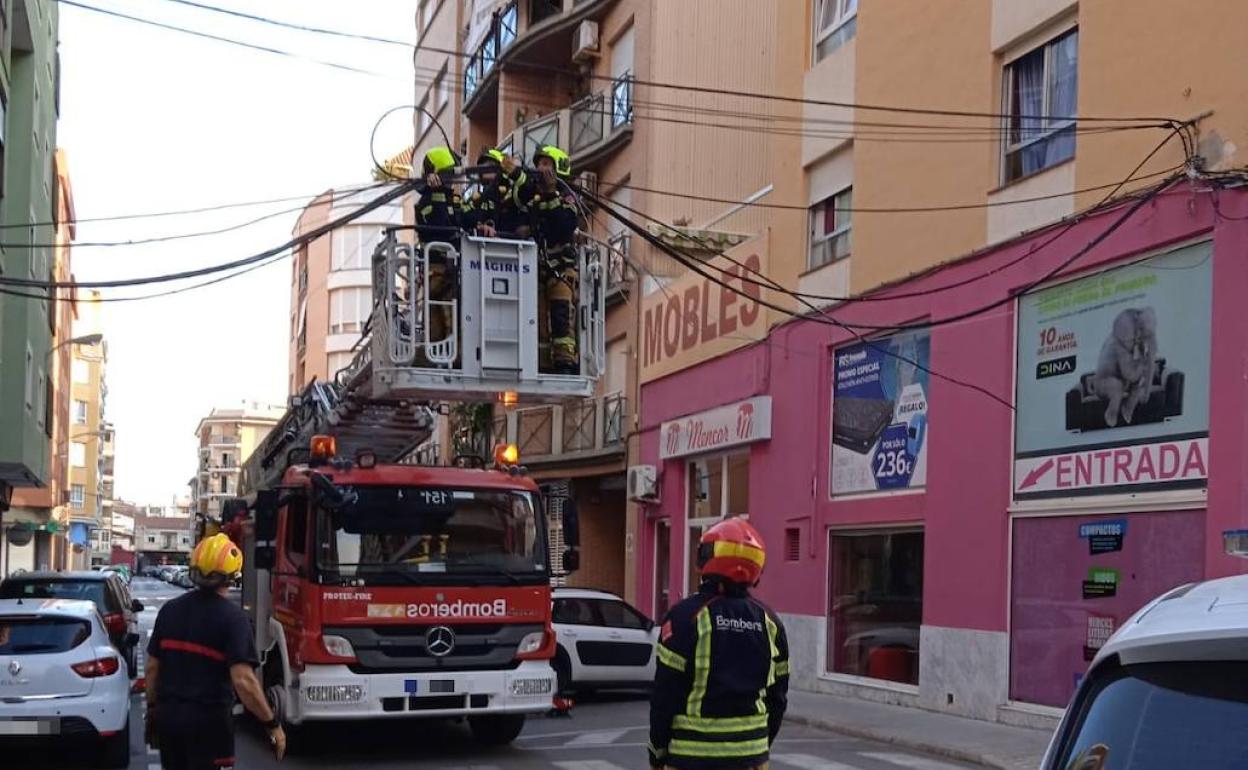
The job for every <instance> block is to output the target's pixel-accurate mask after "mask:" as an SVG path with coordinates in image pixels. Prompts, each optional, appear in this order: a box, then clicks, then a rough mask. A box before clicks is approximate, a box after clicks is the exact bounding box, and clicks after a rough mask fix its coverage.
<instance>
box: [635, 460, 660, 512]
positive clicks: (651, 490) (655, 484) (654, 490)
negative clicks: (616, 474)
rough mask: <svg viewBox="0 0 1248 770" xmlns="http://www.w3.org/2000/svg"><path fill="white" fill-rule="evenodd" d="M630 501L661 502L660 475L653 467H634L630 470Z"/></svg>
mask: <svg viewBox="0 0 1248 770" xmlns="http://www.w3.org/2000/svg"><path fill="white" fill-rule="evenodd" d="M628 499H629V500H632V501H633V502H635V503H657V502H658V501H659V473H658V469H656V468H655V467H654V466H653V465H633V466H630V467H629V469H628Z"/></svg>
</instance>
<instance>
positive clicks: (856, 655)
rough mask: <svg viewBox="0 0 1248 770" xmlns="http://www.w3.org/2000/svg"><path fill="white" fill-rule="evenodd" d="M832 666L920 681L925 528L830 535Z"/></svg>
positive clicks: (896, 679)
mask: <svg viewBox="0 0 1248 770" xmlns="http://www.w3.org/2000/svg"><path fill="white" fill-rule="evenodd" d="M829 553H830V555H831V570H830V571H831V591H830V594H829V603H830V606H829V608H828V661H827V665H828V669H829V670H831V671H834V672H836V673H838V674H853V675H855V676H864V677H871V678H873V679H887V680H889V681H893V682H902V683H906V684H918V682H919V625H920V623H921V622H922V618H923V533H922V532H917V531H900V532H899V531H891V532H856V533H842V532H834V533H832V535H831V543H830V550H829Z"/></svg>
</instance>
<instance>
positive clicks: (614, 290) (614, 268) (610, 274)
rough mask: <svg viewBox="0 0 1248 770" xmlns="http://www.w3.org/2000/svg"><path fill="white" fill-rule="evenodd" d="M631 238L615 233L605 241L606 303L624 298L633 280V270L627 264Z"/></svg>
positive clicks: (624, 234)
mask: <svg viewBox="0 0 1248 770" xmlns="http://www.w3.org/2000/svg"><path fill="white" fill-rule="evenodd" d="M630 238H631V236H630V235H629V234H628V233H616V234H615V235H613V236H611V237H610V238H608V239H607V302H608V303H609V304H614V303H615V302H618V301H620V300H621V299H625V298H626V296H625V295H626V293H627V292H628V287H629V284H630V283H631V282H632V280H633V269H632V267H630V266H629V264H628V246H629V243H630Z"/></svg>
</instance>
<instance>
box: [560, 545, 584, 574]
mask: <svg viewBox="0 0 1248 770" xmlns="http://www.w3.org/2000/svg"><path fill="white" fill-rule="evenodd" d="M580 568H581V552H580V551H579V550H576V549H573V548H566V549H564V551H563V571H564V573H566V574H571V573H573V572H576V571H577V570H578V569H580Z"/></svg>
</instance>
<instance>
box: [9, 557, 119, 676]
mask: <svg viewBox="0 0 1248 770" xmlns="http://www.w3.org/2000/svg"><path fill="white" fill-rule="evenodd" d="M0 599H83V600H86V601H91V602H95V606H96V608H97V609H98V610H99V611H100V614H101V615H102V616H103V618H104V627H105V628H106V629H108V635H109V637H110V638H111V639H112V640H113V644H114V645H115V646H116V647H117V650H118V651H119V652H120V653H121V657H122V660H124V661H125V662H126V673H127V674H129V676H130V677H131V678H133V677H134V676H136V675H137V674H138V662H137V660H136V658H137V654H136V648H137V645H138V633H139V613H140V612H142V611H143V604H142V603H141V602H139V601H137V600H135V599H133V598H131V596H130V588H129V587H128V586H127V585H126V583H125V581H124V580H122V579H121V576H119V575H117V574H116V573H114V572H107V571H100V572H26V573H23V574H21V575H18V576H16V577H9V578H7V579H6V580H5V581H4V582H3V583H0ZM132 636H133V640H131V639H132Z"/></svg>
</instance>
